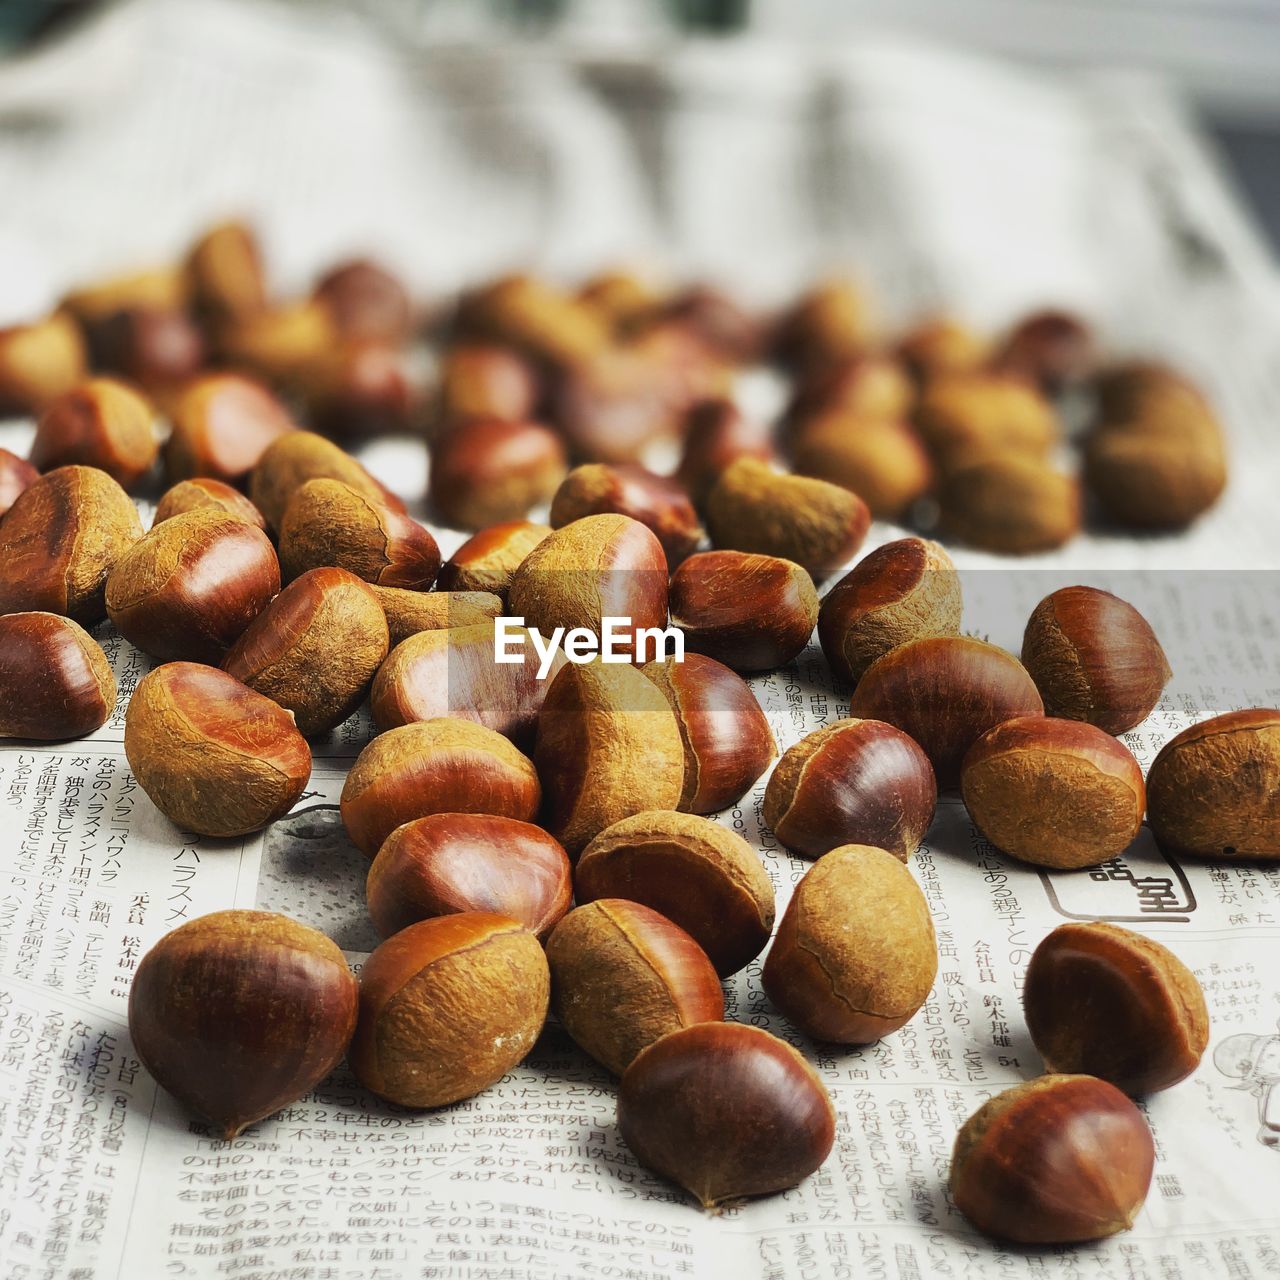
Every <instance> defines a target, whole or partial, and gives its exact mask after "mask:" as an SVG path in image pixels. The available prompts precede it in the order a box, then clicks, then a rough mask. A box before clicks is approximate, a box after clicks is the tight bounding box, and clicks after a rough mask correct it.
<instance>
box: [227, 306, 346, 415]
mask: <svg viewBox="0 0 1280 1280" xmlns="http://www.w3.org/2000/svg"><path fill="white" fill-rule="evenodd" d="M217 339H218V349H219V353H220V354H221V356H222V357H223V359H224V360H225V361H226V362H227V363H228V364H230V365H232V366H233V367H235V368H238V369H247V370H248V371H249V372H250V373H252V374H253V376H254V377H255V378H261V379H262V381H263V382H265V383H267V384H268V385H269V386H271V387H275V388H278V389H279V390H281V391H288V392H298V391H301V390H303V389H304V388H305V386H306V384H307V381H308V379H309V377H310V376H311V372H312V370H313V369H314V368H315V366H316V364H317V363H319V362H321V361H323V360H324V358H325V357H326V355H328V353H329V352H331V351H332V350H333V349H334V347H335V346H336V345H337V344H338V342H339V340H340V339H339V335H338V331H337V329H336V328H335V327H334V322H333V315H332V313H331V312H330V310H329V308H328V307H326V306H325V305H324V304H323V303H320V302H317V301H315V300H314V299H312V298H306V299H302V300H299V301H294V302H287V303H282V304H272V305H270V306H268V307H267V308H266V309H265V310H263V311H258V312H256V313H255V314H253V315H249V316H241V317H239V318H238V319H236V320H235V321H232V322H229V323H227V324H224V325H221V326H219V328H218V330H217Z"/></svg>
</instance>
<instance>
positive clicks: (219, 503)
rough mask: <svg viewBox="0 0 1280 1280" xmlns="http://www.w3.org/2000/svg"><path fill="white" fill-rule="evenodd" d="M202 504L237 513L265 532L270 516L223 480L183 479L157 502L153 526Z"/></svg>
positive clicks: (233, 514)
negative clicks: (266, 515) (265, 516)
mask: <svg viewBox="0 0 1280 1280" xmlns="http://www.w3.org/2000/svg"><path fill="white" fill-rule="evenodd" d="M202 507H212V508H213V509H214V510H216V511H222V512H225V513H226V514H227V515H229V516H235V517H236V518H237V519H239V520H243V521H244V522H245V523H246V524H251V525H253V526H254V528H256V529H262V530H264V531H265V529H266V527H267V522H266V519H265V518H264V517H263V514H262V512H261V511H259V510H258V508H257V507H255V506H254V505H253V503H252V502H250V501H249V499H248V498H246V497H245V496H244V494H243V493H241V492H240V490H239V489H233V488H232V487H231V486H230V485H229V484H226V483H225V482H224V481H222V480H209V479H206V478H204V477H198V478H197V479H195V480H179V481H178V483H177V484H175V485H174V486H173V487H172V488H171V489H166V490H165V492H164V494H163V495H162V496H161V498H160V501H159V502H157V503H156V514H155V516H154V518H153V519H152V521H151V527H152V528H153V529H154V528H155V527H156V525H158V524H161V523H163V522H164V521H165V520H168V519H170V518H171V517H173V516H180V515H183V514H184V513H185V512H187V511H195V510H197V509H199V508H202Z"/></svg>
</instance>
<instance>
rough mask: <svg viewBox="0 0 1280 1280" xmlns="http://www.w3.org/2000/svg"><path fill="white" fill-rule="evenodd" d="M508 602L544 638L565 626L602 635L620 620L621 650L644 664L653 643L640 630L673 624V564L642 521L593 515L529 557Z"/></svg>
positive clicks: (617, 641) (551, 536)
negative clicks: (669, 571)
mask: <svg viewBox="0 0 1280 1280" xmlns="http://www.w3.org/2000/svg"><path fill="white" fill-rule="evenodd" d="M507 598H508V607H509V608H510V611H511V615H512V616H513V617H521V618H523V619H524V625H525V626H527V627H529V628H531V629H535V630H537V631H540V632H541V633H542V634H543V635H544V636H550V635H552V634H553V633H554V631H555V629H556V628H557V627H564V628H565V630H566V631H570V630H572V629H573V628H575V627H585V628H586V629H587V630H588V631H591V632H593V633H594V634H596V635H600V634H601V630H602V628H603V625H604V619H605V618H613V619H617V620H618V623H617V627H616V629H615V645H616V646H617V647H622V648H627V649H630V650H632V651H634V653H635V656H636V658H637V660H638V661H640V662H643V661H644V660H645V654H646V653H648V650H649V646H648V645H647V644H646V643H645V637H643V636H641V635H639V634H638V633H639V632H640V631H641V630H642V629H644V630H653V629H657V630H661V629H662V628H664V627H665V626H666V625H667V561H666V557H665V556H664V555H663V553H662V545H661V543H659V541H658V539H657V538H656V537H654V535H653V533H652V532H651V531H650V530H649V529H647V528H645V526H644V525H642V524H641V523H640V522H639V521H638V520H632V519H631V517H630V516H619V515H607V516H585V517H583V519H581V520H575V521H574V522H573V523H572V524H571V525H566V526H565V527H564V528H563V529H557V530H556V531H555V532H554V533H551V534H549V535H548V536H547V537H546V538H544V539H542V541H541V542H539V543H538V545H537V546H536V547H534V548H533V550H532V551H530V552H529V554H528V555H526V556H525V558H524V560H523V561H521V563H520V566H519V568H517V569H516V571H515V573H514V574H513V575H512V578H511V587H510V590H509V591H508V593H507ZM624 619H630V622H629V623H625V624H624V622H623V621H622V620H624ZM641 649H643V650H644V651H645V652H644V653H641V652H640V650H641Z"/></svg>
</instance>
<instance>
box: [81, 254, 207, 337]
mask: <svg viewBox="0 0 1280 1280" xmlns="http://www.w3.org/2000/svg"><path fill="white" fill-rule="evenodd" d="M186 303H187V282H186V280H185V279H184V277H183V274H182V272H181V271H179V270H177V269H175V268H173V267H152V268H148V269H144V270H142V271H131V272H127V273H126V274H124V275H116V276H110V277H108V278H107V279H105V280H98V281H95V282H94V283H93V284H88V285H82V286H80V287H79V288H77V289H73V290H72V291H71V292H70V293H68V294H67V295H66V296H65V297H64V298H63V299H62V311H63V313H64V314H67V315H70V316H72V317H73V318H74V319H75V320H76V321H77V323H79V325H80V327H81V328H82V329H83V330H84V332H85V333H86V334H88V335H90V336H91V335H92V334H93V331H94V330H95V329H96V328H97V327H98V326H99V325H100V324H102V323H103V322H104V321H105V320H109V319H110V318H111V317H112V316H114V315H116V314H117V313H118V312H120V311H127V310H129V309H130V308H133V307H150V308H157V309H160V310H170V311H178V310H181V309H182V308H183V307H184V306H185V305H186Z"/></svg>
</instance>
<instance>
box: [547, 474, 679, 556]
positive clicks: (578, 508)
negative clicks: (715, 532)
mask: <svg viewBox="0 0 1280 1280" xmlns="http://www.w3.org/2000/svg"><path fill="white" fill-rule="evenodd" d="M611 512H612V513H616V514H618V515H624V516H630V517H631V518H632V519H633V520H639V521H640V523H641V524H643V525H645V526H646V527H647V528H649V529H652V530H653V532H654V534H655V535H656V536H657V539H658V541H659V542H660V543H662V550H663V551H664V552H665V553H666V557H667V564H668V566H669V567H672V568H674V567H675V566H676V565H678V564H679V563H680V562H681V561H682V560H686V559H687V558H688V557H689V556H691V555H692V554H693V553H694V552H695V551H696V550H697V549H698V543H699V542H701V541H702V526H701V525H700V524H699V523H698V513H697V512H696V511H694V509H693V503H691V502H690V501H689V498H688V496H687V495H686V493H685V491H684V490H683V489H682V488H681V487H680V485H679V484H678V483H677V482H676V481H674V480H669V479H667V478H666V477H664V476H656V475H654V474H653V472H652V471H646V470H645V469H644V468H643V467H637V466H630V465H626V464H619V465H616V466H610V465H608V464H606V463H602V462H588V463H585V464H584V465H583V466H580V467H575V468H574V469H573V470H572V471H570V472H569V474H568V475H567V476H566V477H565V478H564V481H563V482H562V483H561V485H560V487H559V488H558V489H557V490H556V491H555V496H554V498H553V499H552V501H551V516H550V520H551V527H552V528H553V529H562V528H563V527H564V526H565V525H567V524H572V523H573V521H575V520H581V519H582V518H583V517H584V516H597V515H607V514H609V513H611Z"/></svg>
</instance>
